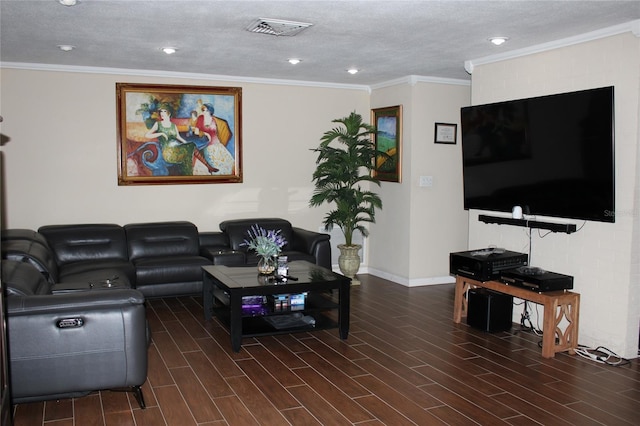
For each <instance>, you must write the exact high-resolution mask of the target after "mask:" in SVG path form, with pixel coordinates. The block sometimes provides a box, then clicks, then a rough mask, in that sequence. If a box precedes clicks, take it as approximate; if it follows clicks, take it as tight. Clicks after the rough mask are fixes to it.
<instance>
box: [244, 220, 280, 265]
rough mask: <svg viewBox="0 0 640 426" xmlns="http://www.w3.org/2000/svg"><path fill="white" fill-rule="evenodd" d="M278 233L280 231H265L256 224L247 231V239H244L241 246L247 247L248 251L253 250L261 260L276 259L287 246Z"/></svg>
mask: <svg viewBox="0 0 640 426" xmlns="http://www.w3.org/2000/svg"><path fill="white" fill-rule="evenodd" d="M280 233H281V230H280V229H278V230H269V231H267V230H266V229H264V228H261V227H260V226H258V225H257V224H256V225H253V226H252V227H251V229H249V230H248V231H247V234H248V235H249V238H248V239H245V240H244V241H243V242H242V245H244V246H247V248H248V249H249V250H255V252H256V253H257V254H258V256H261V257H263V258H272V257H276V256H278V255H279V254H280V252H281V251H282V247H284V246H285V244H287V240H285V238H284V237H283V236H282V235H280Z"/></svg>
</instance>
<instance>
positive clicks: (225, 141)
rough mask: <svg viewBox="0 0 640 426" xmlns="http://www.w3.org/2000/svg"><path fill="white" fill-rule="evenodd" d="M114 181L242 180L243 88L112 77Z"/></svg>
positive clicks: (170, 183) (196, 182)
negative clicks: (116, 80)
mask: <svg viewBox="0 0 640 426" xmlns="http://www.w3.org/2000/svg"><path fill="white" fill-rule="evenodd" d="M116 98H117V120H118V126H117V130H118V137H117V141H118V185H174V184H199V183H239V182H242V88H240V87H206V86H179V85H159V84H132V83H116Z"/></svg>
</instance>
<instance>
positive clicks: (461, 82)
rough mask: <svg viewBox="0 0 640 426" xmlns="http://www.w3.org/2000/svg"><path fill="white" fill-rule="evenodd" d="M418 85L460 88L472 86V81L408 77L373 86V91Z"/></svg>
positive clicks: (418, 76)
mask: <svg viewBox="0 0 640 426" xmlns="http://www.w3.org/2000/svg"><path fill="white" fill-rule="evenodd" d="M418 83H436V84H453V85H459V86H471V80H461V79H457V78H442V77H426V76H421V75H408V76H405V77H401V78H396V79H395V80H389V81H384V82H382V83H377V84H372V85H371V86H370V87H371V90H375V89H382V88H385V87H391V86H399V85H402V84H408V85H410V86H415V85H416V84H418Z"/></svg>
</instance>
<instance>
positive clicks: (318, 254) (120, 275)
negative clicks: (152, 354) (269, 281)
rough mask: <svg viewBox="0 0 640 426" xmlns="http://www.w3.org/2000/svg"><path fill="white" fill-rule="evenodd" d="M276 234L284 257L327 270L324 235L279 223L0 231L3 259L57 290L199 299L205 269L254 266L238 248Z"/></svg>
mask: <svg viewBox="0 0 640 426" xmlns="http://www.w3.org/2000/svg"><path fill="white" fill-rule="evenodd" d="M256 224H257V225H258V226H261V227H263V228H265V229H279V230H281V232H282V235H283V236H284V237H285V238H286V240H287V242H288V243H287V245H286V246H285V247H284V249H283V253H282V254H283V255H286V256H288V257H289V260H291V261H293V260H307V261H310V262H312V263H316V264H318V265H321V266H324V267H327V268H331V246H330V243H329V235H327V234H323V233H318V232H313V231H308V230H305V229H301V228H296V227H293V226H292V225H291V223H290V222H289V221H287V220H284V219H278V218H256V219H238V220H229V221H225V222H222V223H221V224H220V231H214V232H199V230H198V228H197V227H196V226H195V225H194V224H193V223H191V222H186V221H171V222H150V223H133V224H127V225H124V226H121V225H117V224H76V225H46V226H42V227H40V228H39V229H38V230H37V232H36V231H34V230H29V229H9V230H5V231H3V232H2V244H1V245H2V257H3V259H11V260H17V261H22V262H27V263H30V264H32V265H33V266H34V267H36V269H38V270H39V271H40V272H41V273H42V274H43V275H44V276H45V277H46V278H47V280H48V282H49V283H50V284H52V285H54V288H53V290H54V291H57V290H59V291H62V290H64V289H65V286H67V287H71V288H73V287H82V286H83V285H85V286H86V285H89V286H104V285H109V284H110V283H113V284H115V285H118V286H123V287H130V288H135V289H137V290H139V291H140V292H142V293H143V294H144V296H145V297H163V296H180V295H190V294H200V292H201V291H202V268H201V267H202V266H203V265H211V264H216V265H229V266H241V265H255V264H257V257H256V256H255V254H253V253H251V252H248V251H247V248H246V247H244V246H243V245H242V242H243V241H244V240H245V239H246V238H247V230H248V229H249V228H250V227H251V226H253V225H256Z"/></svg>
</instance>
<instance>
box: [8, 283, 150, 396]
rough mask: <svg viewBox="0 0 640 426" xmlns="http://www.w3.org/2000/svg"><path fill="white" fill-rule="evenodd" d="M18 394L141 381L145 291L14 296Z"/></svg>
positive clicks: (11, 317) (12, 338) (11, 319)
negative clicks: (142, 292)
mask: <svg viewBox="0 0 640 426" xmlns="http://www.w3.org/2000/svg"><path fill="white" fill-rule="evenodd" d="M6 302H7V323H8V326H7V330H8V340H9V345H8V347H9V357H10V363H9V365H10V369H11V378H12V388H11V392H12V396H13V400H14V401H15V402H27V401H35V400H43V399H52V398H57V397H62V396H64V395H75V394H83V393H88V392H91V391H94V390H101V389H113V388H121V387H130V386H140V385H142V384H143V383H144V382H145V380H146V376H147V339H148V328H147V322H146V314H145V307H144V296H143V295H142V294H141V293H140V292H139V291H136V290H130V289H128V290H104V291H88V292H77V293H70V294H64V295H37V296H11V297H8V298H7V301H6Z"/></svg>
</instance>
